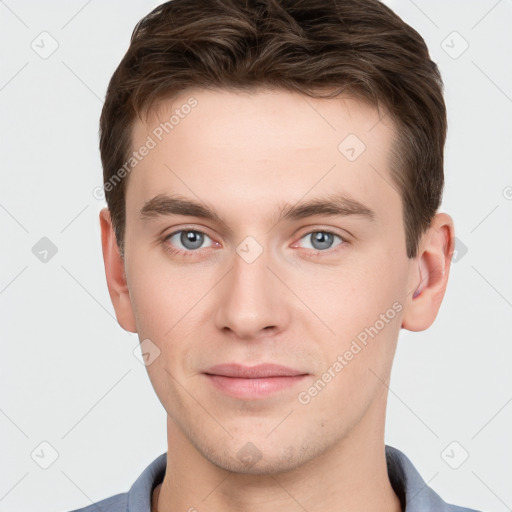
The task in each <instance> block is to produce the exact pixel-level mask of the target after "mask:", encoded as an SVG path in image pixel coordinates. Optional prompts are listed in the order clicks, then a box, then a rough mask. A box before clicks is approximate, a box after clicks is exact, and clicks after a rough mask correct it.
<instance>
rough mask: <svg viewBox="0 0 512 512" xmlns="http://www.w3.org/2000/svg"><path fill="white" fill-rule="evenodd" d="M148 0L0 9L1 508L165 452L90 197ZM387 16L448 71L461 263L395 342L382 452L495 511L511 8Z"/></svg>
mask: <svg viewBox="0 0 512 512" xmlns="http://www.w3.org/2000/svg"><path fill="white" fill-rule="evenodd" d="M158 3H160V2H156V1H149V0H146V1H144V0H139V1H134V0H132V1H121V0H115V1H108V2H106V1H102V2H100V1H99V0H89V1H75V0H73V1H70V0H67V1H63V0H61V1H45V2H36V1H15V0H5V1H1V0H0V52H1V64H0V130H1V131H0V141H1V152H0V155H1V160H0V169H1V173H2V177H1V188H0V226H1V235H2V251H1V253H0V258H1V261H0V265H1V267H0V268H1V270H0V311H1V329H2V357H1V363H0V364H1V375H2V380H1V385H0V393H1V394H0V427H1V433H2V434H1V436H0V454H1V455H0V460H1V465H2V468H1V476H0V511H14V510H23V511H26V512H30V511H36V510H37V511H38V512H50V511H53V512H56V511H65V510H71V509H73V508H77V507H82V506H86V505H88V504H90V503H91V501H97V500H100V499H103V498H106V497H107V496H111V495H113V494H117V493H119V492H125V491H127V490H128V489H129V487H130V486H131V484H132V483H133V482H134V480H135V479H136V477H137V476H138V475H139V474H140V473H141V472H142V470H143V469H144V468H145V467H146V466H147V465H148V464H149V463H150V462H151V461H152V460H153V459H154V458H156V457H157V456H158V455H159V454H161V453H163V452H165V451H166V450H167V446H166V431H165V428H166V425H165V419H166V418H165V412H164V410H163V407H162V406H161V404H160V402H159V401H158V399H157V398H156V395H155V394H154V391H153V389H152V387H151V384H150V382H149V379H148V377H147V373H146V369H145V367H144V366H143V365H142V364H141V363H140V361H139V359H137V357H136V356H135V355H134V352H133V351H134V349H135V354H138V353H139V352H138V350H139V349H138V338H137V336H136V335H135V334H130V333H126V332H124V331H123V330H122V329H121V328H120V327H119V325H118V324H117V322H116V320H115V316H114V311H113V308H112V306H111V303H110V298H109V295H108V291H107V287H106V282H105V277H104V268H103V260H102V255H101V245H100V229H99V222H98V212H99V210H100V209H101V208H102V207H103V206H104V202H103V200H99V199H97V198H96V197H95V196H94V194H93V191H94V190H95V189H96V187H98V186H101V184H102V175H101V166H100V159H99V151H98V134H97V132H98V120H99V115H100V111H101V107H102V100H103V97H104V94H105V90H106V87H107V83H108V80H109V79H110V76H111V74H112V73H113V71H114V69H115V67H116V66H117V64H118V63H119V61H120V59H121V57H122V56H123V55H124V52H125V51H126V49H127V46H128V43H129V37H130V35H131V32H132V30H133V27H134V25H135V23H136V22H137V21H138V20H139V19H140V18H141V17H142V16H144V15H145V14H146V13H148V12H149V11H150V10H151V9H152V8H154V7H155V6H156V5H157V4H158ZM388 4H389V5H390V6H391V7H392V8H393V9H394V10H395V11H396V12H397V13H398V14H399V15H400V16H402V17H403V18H404V19H405V21H407V22H408V23H410V24H411V25H412V26H413V27H415V28H416V29H417V30H418V31H419V32H420V34H422V35H423V36H424V38H425V39H426V41H427V43H428V45H429V48H430V50H431V55H432V57H433V59H434V60H435V61H436V62H437V63H438V64H439V66H440V68H441V72H442V74H443V77H444V81H445V84H446V101H447V106H448V110H449V135H448V141H447V147H446V167H445V170H446V188H445V195H444V202H443V208H442V209H443V211H447V212H448V213H450V214H451V215H452V216H453V218H454V220H455V225H456V232H457V237H458V239H459V247H458V249H459V250H458V254H457V258H456V261H454V263H453V266H452V272H451V276H450V283H449V286H448V290H447V293H446V297H445V300H444V303H443V306H442V308H441V311H440V314H439V316H438V319H437V321H436V323H435V324H434V325H433V326H432V327H431V328H430V329H429V330H428V331H426V332H423V333H409V332H407V331H403V333H402V335H401V338H400V342H399V347H398V352H397V356H396V360H395V366H394V370H393V376H392V381H391V386H390V393H389V407H388V416H387V434H386V442H387V443H388V444H391V445H393V446H396V447H397V448H399V449H401V450H402V451H404V452H405V453H406V454H407V455H408V456H409V458H410V459H411V460H412V461H413V463H414V464H415V465H416V467H417V468H418V470H419V471H420V473H421V474H422V476H423V477H424V479H425V480H426V481H427V482H428V483H429V485H430V486H432V487H433V488H434V489H435V490H436V491H437V492H438V493H440V494H441V496H442V497H443V498H444V499H445V500H446V501H448V502H453V503H457V504H460V505H466V506H471V507H474V508H478V509H484V510H489V511H496V512H501V511H505V510H511V507H512V485H511V483H512V441H511V436H510V432H512V428H511V427H512V372H511V371H510V362H511V360H512V336H511V327H510V321H511V319H512V284H511V283H512V271H511V267H512V265H511V262H512V258H511V256H512V236H511V235H512V230H511V226H512V171H511V165H512V164H511V162H512V149H511V148H512V70H511V62H512V61H511V57H510V55H511V53H512V35H511V34H512V30H511V29H512V0H500V1H497V0H478V1H476V0H450V1H440V0H437V1H433V0H428V1H427V0H416V1H412V0H389V1H388ZM42 32H47V33H48V34H49V35H48V34H43V35H41V33H42ZM454 32H456V33H455V34H454ZM56 44H58V48H57V49H56V50H55V51H54V53H52V54H51V55H49V56H48V55H47V54H46V53H49V52H50V51H51V50H52V49H53V47H52V45H53V46H55V45H56ZM466 45H469V46H468V48H467V49H466V50H465V51H464V52H463V53H462V51H463V50H464V49H465V47H466ZM45 52H46V53H45ZM43 57H46V58H43ZM43 237H47V238H49V239H50V240H51V241H52V243H53V244H54V245H55V246H56V248H57V250H58V251H57V253H56V254H55V255H53V256H52V255H51V253H49V254H48V255H47V259H48V261H47V262H42V261H40V259H38V258H37V257H36V255H35V254H34V253H33V250H32V248H33V247H34V246H35V245H36V244H37V243H38V242H39V240H40V239H41V238H43ZM36 247H38V246H36ZM466 251H467V252H466ZM36 252H37V251H36ZM40 256H41V257H43V256H44V254H40ZM139 357H140V356H139ZM42 442H46V443H49V444H50V445H51V447H49V446H48V445H46V444H44V445H41V443H42ZM453 442H455V443H453ZM53 450H56V452H58V458H56V460H55V461H54V462H53V463H52V464H51V465H50V466H49V467H48V468H47V469H43V468H42V467H41V464H42V465H47V464H50V463H51V462H52V461H53V458H52V454H53ZM466 452H467V454H468V455H469V457H468V458H467V460H465V461H464V462H463V463H462V464H461V462H462V461H463V460H464V457H465V456H466ZM31 454H32V455H31ZM459 464H461V465H460V467H458V469H453V468H452V467H450V465H451V466H458V465H459Z"/></svg>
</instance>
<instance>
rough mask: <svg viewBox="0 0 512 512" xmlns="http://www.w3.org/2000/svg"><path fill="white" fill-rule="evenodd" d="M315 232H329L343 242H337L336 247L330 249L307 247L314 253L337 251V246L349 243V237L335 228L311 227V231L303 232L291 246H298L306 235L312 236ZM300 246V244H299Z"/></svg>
mask: <svg viewBox="0 0 512 512" xmlns="http://www.w3.org/2000/svg"><path fill="white" fill-rule="evenodd" d="M313 233H328V234H331V235H333V236H335V237H338V238H339V239H340V240H341V242H340V243H339V244H336V245H335V246H334V247H329V248H328V249H324V250H320V249H310V248H309V247H307V248H305V249H307V250H308V252H310V253H312V254H315V255H317V254H328V253H330V252H332V251H335V250H336V248H337V247H339V246H341V245H345V244H347V243H348V239H347V237H345V236H344V235H341V234H340V233H337V232H336V231H335V230H333V229H330V228H318V227H317V228H315V229H310V230H309V231H306V232H305V233H302V234H301V235H300V236H299V237H298V238H297V239H296V241H295V242H294V243H293V244H292V245H291V247H297V246H298V243H299V242H300V241H301V240H302V239H303V238H305V237H307V236H311V235H312V234H313ZM299 247H300V246H299Z"/></svg>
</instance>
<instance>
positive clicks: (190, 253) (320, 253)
mask: <svg viewBox="0 0 512 512" xmlns="http://www.w3.org/2000/svg"><path fill="white" fill-rule="evenodd" d="M183 232H193V233H200V234H202V235H205V236H207V237H208V238H210V239H211V240H212V238H211V237H210V236H209V235H208V234H207V233H205V232H204V231H200V230H198V229H179V230H177V231H173V232H172V233H170V234H168V235H166V236H165V237H164V238H163V240H162V244H163V246H164V248H165V250H166V251H168V252H170V253H171V254H173V255H178V256H195V254H196V253H198V252H200V251H201V249H195V250H188V251H183V250H181V249H176V248H174V247H173V246H172V245H171V244H169V243H168V240H169V239H170V238H171V237H173V236H174V235H177V234H179V233H183ZM313 233H326V234H330V235H333V236H335V237H338V238H339V239H340V240H341V242H340V243H339V244H337V245H336V246H334V247H333V248H330V249H326V250H324V251H320V250H308V256H313V257H319V256H323V255H325V254H332V253H333V252H336V251H338V250H341V249H342V248H343V247H344V246H345V245H347V244H348V243H349V242H348V241H347V240H346V239H345V238H344V237H343V236H341V235H339V234H338V233H335V232H334V231H330V230H328V229H314V230H312V231H308V232H307V233H304V234H303V235H302V236H301V237H300V238H299V239H298V240H297V242H294V244H296V243H298V242H299V241H300V240H302V239H303V238H305V237H306V236H308V235H312V234H313ZM212 241H213V240H212ZM214 243H216V242H214ZM204 249H207V247H205V248H204Z"/></svg>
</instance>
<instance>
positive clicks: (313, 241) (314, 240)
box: [301, 231, 342, 251]
mask: <svg viewBox="0 0 512 512" xmlns="http://www.w3.org/2000/svg"><path fill="white" fill-rule="evenodd" d="M336 238H337V239H338V240H339V242H338V243H336V244H334V245H333V243H334V242H335V239H336ZM301 240H305V241H306V248H307V249H315V250H316V251H323V250H326V249H331V248H332V247H335V246H336V245H339V244H340V243H342V239H341V237H340V236H339V235H335V234H334V233H330V232H329V231H313V232H311V233H308V234H307V235H306V236H304V237H302V239H301ZM308 243H309V247H308V246H307V244H308Z"/></svg>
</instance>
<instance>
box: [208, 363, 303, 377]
mask: <svg viewBox="0 0 512 512" xmlns="http://www.w3.org/2000/svg"><path fill="white" fill-rule="evenodd" d="M204 373H206V374H208V375H219V376H222V377H234V378H239V379H264V378H267V377H294V376H298V375H306V373H305V372H302V371H300V370H296V369H294V368H289V367H287V366H282V365H279V364H273V363H264V364H258V365H256V366H245V365H243V364H233V363H228V364H218V365H215V366H212V367H210V368H208V369H207V370H206V371H205V372H204Z"/></svg>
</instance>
